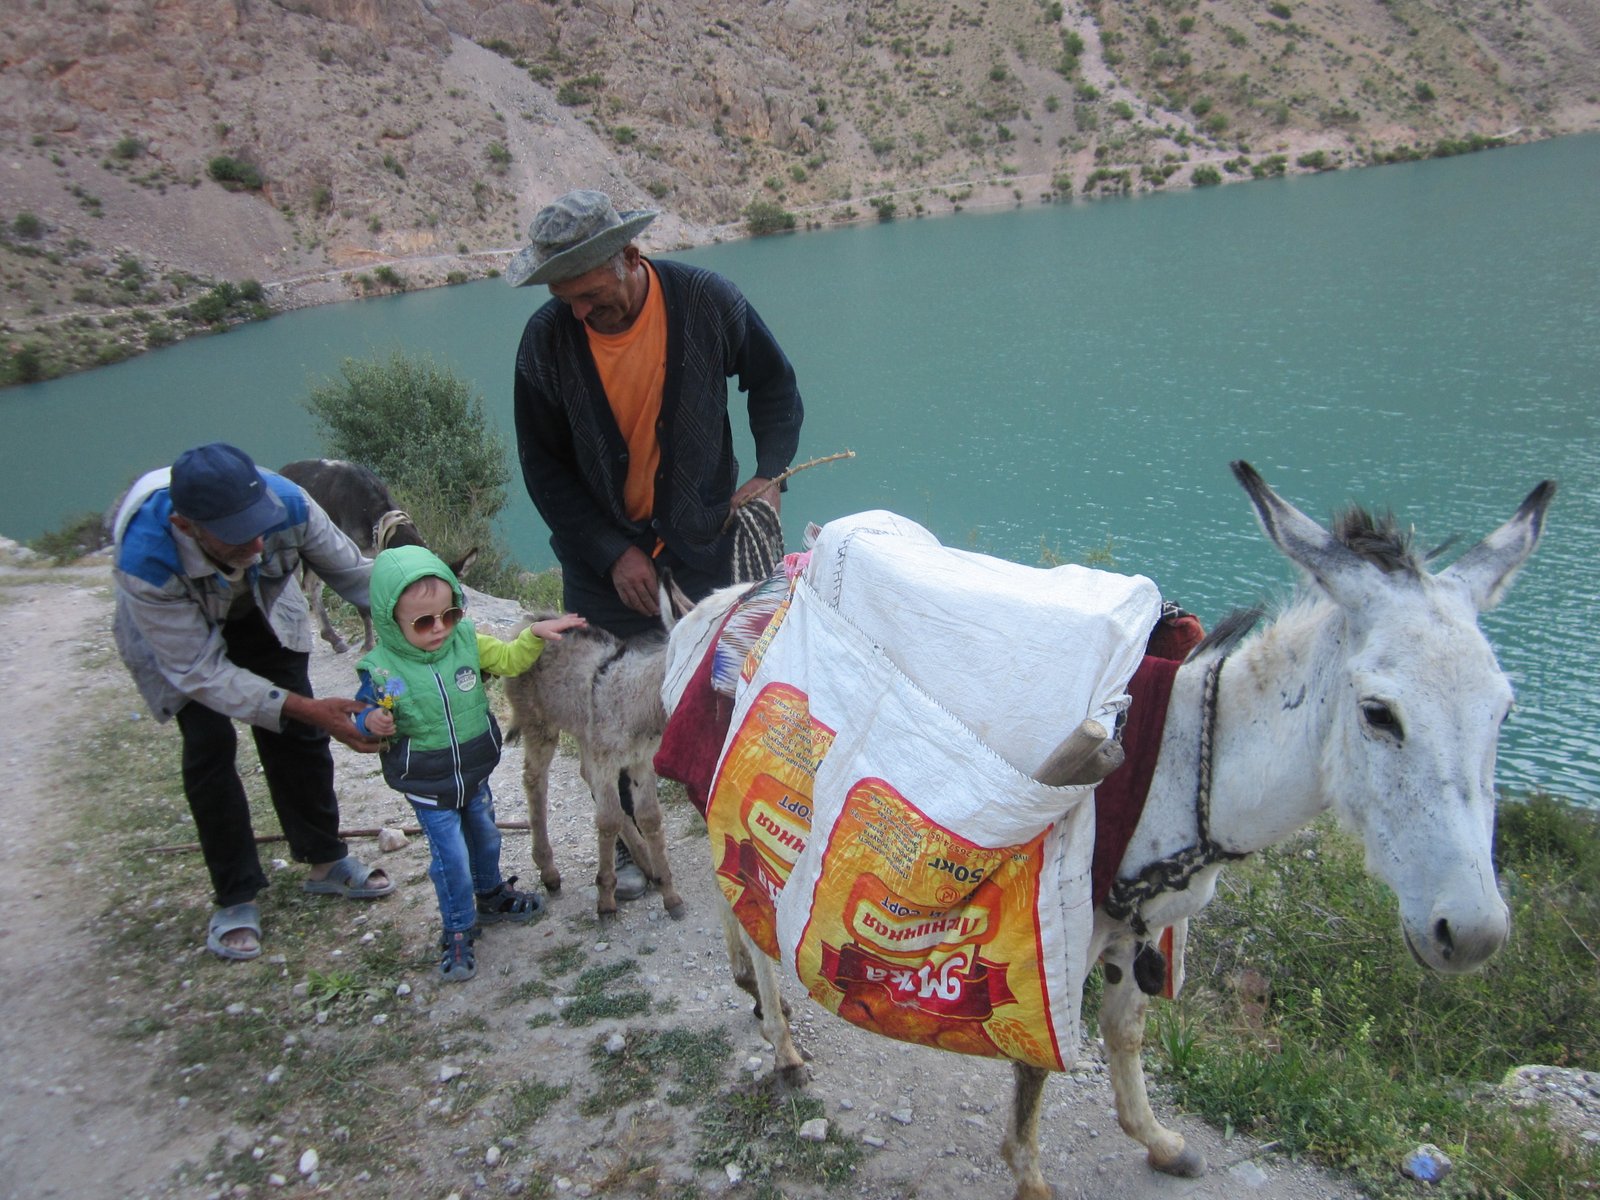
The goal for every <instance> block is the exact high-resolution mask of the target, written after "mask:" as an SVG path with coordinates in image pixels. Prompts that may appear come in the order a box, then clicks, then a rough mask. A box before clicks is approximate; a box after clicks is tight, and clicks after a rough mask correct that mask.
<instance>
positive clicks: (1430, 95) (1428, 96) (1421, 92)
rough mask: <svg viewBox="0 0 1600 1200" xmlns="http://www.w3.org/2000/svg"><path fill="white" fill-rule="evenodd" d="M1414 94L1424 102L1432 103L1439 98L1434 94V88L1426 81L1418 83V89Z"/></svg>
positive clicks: (1419, 100) (1420, 101)
mask: <svg viewBox="0 0 1600 1200" xmlns="http://www.w3.org/2000/svg"><path fill="white" fill-rule="evenodd" d="M1412 94H1413V95H1415V96H1416V98H1417V100H1418V102H1419V103H1422V104H1432V103H1433V102H1434V101H1435V100H1436V99H1438V97H1437V96H1436V95H1434V91H1433V88H1431V87H1429V86H1428V84H1427V82H1426V81H1424V82H1422V83H1419V84H1417V87H1416V91H1415V92H1413V93H1412Z"/></svg>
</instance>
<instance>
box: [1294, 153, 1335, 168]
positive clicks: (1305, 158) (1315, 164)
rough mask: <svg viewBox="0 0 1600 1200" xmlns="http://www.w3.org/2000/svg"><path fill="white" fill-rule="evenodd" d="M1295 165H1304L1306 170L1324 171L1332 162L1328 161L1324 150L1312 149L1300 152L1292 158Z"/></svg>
mask: <svg viewBox="0 0 1600 1200" xmlns="http://www.w3.org/2000/svg"><path fill="white" fill-rule="evenodd" d="M1294 163H1295V166H1297V167H1304V168H1305V169H1306V170H1307V171H1326V170H1327V169H1328V168H1329V167H1330V166H1331V165H1332V164H1331V163H1330V162H1329V161H1328V152H1327V151H1326V150H1312V151H1310V152H1309V153H1306V154H1302V155H1301V156H1300V157H1299V158H1297V159H1295V160H1294Z"/></svg>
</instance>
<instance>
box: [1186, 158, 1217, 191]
mask: <svg viewBox="0 0 1600 1200" xmlns="http://www.w3.org/2000/svg"><path fill="white" fill-rule="evenodd" d="M1189 182H1190V183H1192V184H1194V186H1195V187H1215V186H1216V185H1217V184H1219V183H1221V182H1222V172H1221V171H1219V170H1217V169H1216V168H1215V167H1213V166H1212V165H1211V164H1210V163H1202V164H1201V165H1200V166H1198V167H1196V168H1195V169H1194V171H1193V172H1192V173H1191V174H1190V176H1189Z"/></svg>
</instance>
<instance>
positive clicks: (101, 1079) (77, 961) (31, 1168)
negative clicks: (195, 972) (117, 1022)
mask: <svg viewBox="0 0 1600 1200" xmlns="http://www.w3.org/2000/svg"><path fill="white" fill-rule="evenodd" d="M52 574H53V575H54V576H55V579H54V580H52V582H50V583H48V584H34V585H27V586H21V587H18V586H12V585H9V581H7V583H8V585H7V586H5V588H4V590H3V591H0V728H3V729H4V731H5V732H4V735H3V737H0V745H3V747H4V749H3V751H0V797H3V800H0V821H3V829H4V834H3V836H0V914H3V916H0V947H3V949H4V960H5V968H4V970H3V971H0V1012H3V1013H4V1014H5V1019H4V1021H3V1022H0V1062H4V1063H5V1076H6V1086H5V1087H4V1088H0V1196H5V1197H8V1198H9V1197H23V1196H26V1197H29V1198H30V1200H31V1198H34V1197H45V1196H70V1197H92V1196H109V1195H112V1194H113V1191H115V1192H116V1193H117V1194H122V1195H129V1196H132V1195H137V1194H139V1193H140V1192H142V1191H144V1190H145V1189H146V1188H148V1187H151V1186H154V1185H156V1184H158V1183H159V1182H160V1181H161V1180H162V1179H163V1178H164V1177H165V1176H166V1174H167V1172H168V1171H169V1170H170V1168H171V1164H172V1163H173V1162H174V1161H175V1160H177V1159H179V1158H182V1157H193V1156H195V1155H197V1154H198V1153H199V1152H200V1151H201V1150H203V1149H204V1147H205V1145H207V1144H208V1143H209V1140H210V1135H209V1134H206V1135H203V1136H196V1135H194V1134H193V1133H192V1132H191V1131H188V1130H186V1129H184V1128H183V1127H182V1126H181V1125H180V1124H178V1123H176V1122H174V1121H173V1120H171V1119H170V1116H171V1114H170V1110H167V1111H160V1110H153V1109H151V1108H150V1107H149V1106H148V1105H147V1104H146V1103H145V1087H144V1073H143V1072H142V1071H137V1070H136V1071H129V1070H126V1069H125V1066H126V1064H125V1063H124V1062H123V1061H122V1054H121V1051H120V1048H119V1046H118V1044H117V1042H116V1041H115V1040H113V1030H111V1029H109V1028H106V1027H105V1025H106V1023H105V1022H102V1021H96V1020H92V1019H91V1018H90V1017H89V1015H88V1014H94V1013H100V1012H103V1011H104V1010H105V997H106V995H107V994H109V993H114V992H115V991H116V990H117V985H118V983H119V980H118V979H117V978H116V977H115V976H114V975H113V976H110V977H107V975H106V974H105V972H104V970H103V968H102V967H101V964H100V960H99V959H97V957H96V951H95V947H94V943H93V939H92V937H91V935H90V931H89V930H88V929H87V928H86V926H85V924H84V922H83V920H82V917H81V915H80V914H82V913H83V912H85V911H86V910H92V909H95V908H97V907H98V905H95V904H84V903H81V902H75V901H74V899H73V897H74V896H75V895H78V896H82V895H83V894H84V893H86V892H89V893H93V892H98V891H99V890H100V888H101V887H103V886H115V881H97V880H95V879H93V878H90V877H87V876H86V875H85V874H84V872H83V869H82V868H81V866H79V865H78V864H77V862H76V858H75V855H74V853H73V851H74V846H73V843H72V841H71V828H72V801H73V797H72V796H71V795H70V794H67V793H66V792H65V791H64V789H63V788H62V787H61V786H60V784H59V774H58V755H59V752H60V748H61V745H62V740H63V737H64V736H70V733H71V730H72V728H73V727H74V725H76V724H77V723H80V722H82V721H84V720H86V719H90V720H92V719H93V718H94V714H93V713H92V712H85V711H83V709H82V708H81V707H80V706H79V705H78V703H77V702H76V699H75V698H76V697H77V696H79V695H81V694H82V693H83V687H82V684H83V682H84V680H83V678H82V676H83V675H84V674H86V672H85V670H84V667H83V665H82V664H83V657H84V653H85V648H86V647H90V646H93V645H105V644H108V640H109V638H110V613H111V607H110V599H109V597H110V591H109V588H108V587H107V585H106V579H107V573H106V571H105V569H104V568H100V569H95V570H88V571H82V570H80V571H72V572H53V573H52ZM112 1181H116V1183H115V1185H114V1186H113V1184H112Z"/></svg>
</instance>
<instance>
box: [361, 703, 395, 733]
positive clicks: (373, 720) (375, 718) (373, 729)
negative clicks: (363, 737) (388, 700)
mask: <svg viewBox="0 0 1600 1200" xmlns="http://www.w3.org/2000/svg"><path fill="white" fill-rule="evenodd" d="M367 732H368V733H370V734H371V735H372V736H373V737H379V738H386V737H392V736H393V735H394V714H393V713H392V712H390V711H389V710H388V709H387V708H378V709H374V710H373V711H372V712H369V713H368V714H367Z"/></svg>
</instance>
